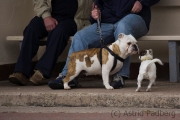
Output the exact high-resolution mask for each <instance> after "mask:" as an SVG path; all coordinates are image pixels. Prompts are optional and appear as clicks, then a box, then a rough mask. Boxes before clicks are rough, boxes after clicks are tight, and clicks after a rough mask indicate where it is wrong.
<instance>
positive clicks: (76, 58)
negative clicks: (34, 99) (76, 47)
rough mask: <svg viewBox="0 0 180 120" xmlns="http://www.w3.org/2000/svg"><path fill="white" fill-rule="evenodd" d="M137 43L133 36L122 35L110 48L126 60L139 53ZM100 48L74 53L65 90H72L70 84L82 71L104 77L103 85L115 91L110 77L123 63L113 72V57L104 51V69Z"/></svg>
mask: <svg viewBox="0 0 180 120" xmlns="http://www.w3.org/2000/svg"><path fill="white" fill-rule="evenodd" d="M136 43H137V41H136V39H135V38H134V37H133V36H132V35H125V34H123V33H121V34H120V35H119V36H118V40H116V41H115V42H114V43H112V44H111V45H109V46H108V48H109V49H111V50H112V51H113V52H114V53H115V54H117V55H119V56H120V57H121V58H123V59H126V58H127V57H128V56H130V55H133V54H136V53H138V52H139V48H138V46H137V44H136ZM99 54H100V48H92V49H87V50H83V51H79V52H74V53H72V54H71V55H70V56H69V57H70V60H69V64H68V72H67V75H66V77H65V78H64V79H63V82H64V89H71V88H70V87H69V85H68V83H69V82H70V81H71V80H73V79H74V78H75V77H77V76H78V75H79V74H80V72H81V71H85V72H86V73H85V74H86V75H102V79H103V84H104V86H105V88H106V89H114V88H113V87H112V86H110V84H109V75H112V74H115V73H116V72H118V71H119V70H120V69H121V68H122V66H123V62H121V61H119V60H117V64H116V67H115V69H114V70H113V71H111V68H112V66H113V64H114V63H113V62H114V56H112V55H111V54H110V53H109V52H108V51H107V50H106V49H104V48H103V49H102V67H101V65H100V57H99Z"/></svg>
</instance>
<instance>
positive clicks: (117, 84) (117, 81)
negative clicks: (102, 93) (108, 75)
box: [110, 75, 125, 89]
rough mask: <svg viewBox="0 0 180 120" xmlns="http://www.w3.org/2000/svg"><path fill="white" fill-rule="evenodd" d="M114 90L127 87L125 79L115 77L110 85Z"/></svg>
mask: <svg viewBox="0 0 180 120" xmlns="http://www.w3.org/2000/svg"><path fill="white" fill-rule="evenodd" d="M110 85H111V86H112V87H113V88H114V89H118V88H123V87H124V85H125V82H124V79H123V77H121V76H120V75H115V76H114V78H113V81H112V82H111V84H110Z"/></svg>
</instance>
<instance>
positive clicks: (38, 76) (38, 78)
mask: <svg viewBox="0 0 180 120" xmlns="http://www.w3.org/2000/svg"><path fill="white" fill-rule="evenodd" d="M30 81H31V82H32V83H33V84H34V85H37V86H38V85H43V84H45V81H46V78H44V76H43V74H42V73H41V71H39V70H35V73H34V74H33V76H32V77H31V78H30ZM46 84H47V82H46Z"/></svg>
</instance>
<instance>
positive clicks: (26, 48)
mask: <svg viewBox="0 0 180 120" xmlns="http://www.w3.org/2000/svg"><path fill="white" fill-rule="evenodd" d="M23 36H24V38H23V42H22V46H21V51H20V55H19V58H18V61H17V63H16V66H15V69H14V72H21V73H23V74H25V75H26V76H27V77H29V76H30V72H31V66H32V65H31V62H32V58H33V57H34V56H35V55H36V53H37V51H38V48H39V40H40V39H41V38H43V37H45V36H47V31H46V28H45V26H44V22H43V19H42V18H39V17H34V18H33V19H32V20H31V21H30V23H29V24H28V26H27V27H26V28H25V30H24V32H23Z"/></svg>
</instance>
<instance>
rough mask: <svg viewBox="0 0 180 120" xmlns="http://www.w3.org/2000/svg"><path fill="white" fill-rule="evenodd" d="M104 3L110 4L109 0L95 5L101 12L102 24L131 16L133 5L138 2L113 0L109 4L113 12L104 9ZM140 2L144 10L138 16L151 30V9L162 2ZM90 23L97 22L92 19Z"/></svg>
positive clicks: (97, 0)
mask: <svg viewBox="0 0 180 120" xmlns="http://www.w3.org/2000/svg"><path fill="white" fill-rule="evenodd" d="M103 1H105V2H107V4H108V2H109V1H108V0H95V4H96V5H97V6H98V8H99V9H100V11H101V22H104V23H116V22H117V21H119V20H120V19H122V18H123V17H124V16H126V15H128V14H131V10H132V8H133V5H134V3H135V2H136V1H137V0H112V1H111V3H109V5H110V7H111V10H108V9H104V6H103V4H104V2H103ZM138 1H139V2H140V3H141V4H142V6H143V8H142V10H141V11H140V12H139V13H137V14H138V15H139V16H141V17H142V18H143V19H144V21H145V23H146V26H147V28H148V29H149V25H150V21H151V10H150V7H151V6H152V5H154V4H156V3H158V2H159V1H160V0H138ZM90 21H91V23H94V22H96V21H95V20H94V19H93V18H92V17H91V18H90Z"/></svg>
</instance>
